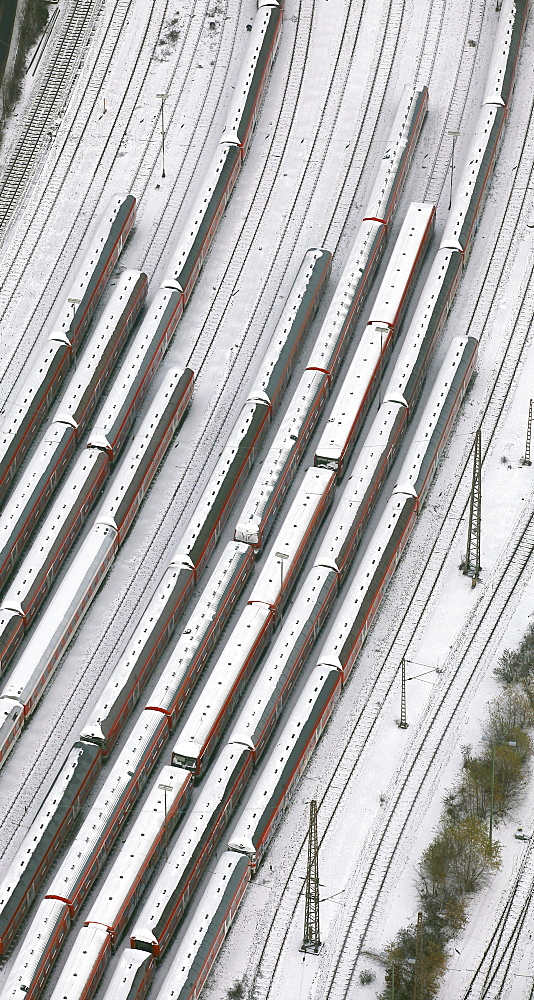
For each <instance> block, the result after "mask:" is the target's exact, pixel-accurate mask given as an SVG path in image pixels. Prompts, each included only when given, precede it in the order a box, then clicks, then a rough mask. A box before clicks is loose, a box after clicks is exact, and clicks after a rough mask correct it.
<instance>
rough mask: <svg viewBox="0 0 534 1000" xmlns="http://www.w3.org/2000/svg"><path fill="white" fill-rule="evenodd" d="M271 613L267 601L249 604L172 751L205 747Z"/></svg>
mask: <svg viewBox="0 0 534 1000" xmlns="http://www.w3.org/2000/svg"><path fill="white" fill-rule="evenodd" d="M271 617H272V611H271V609H270V608H268V607H266V606H265V605H264V604H246V605H245V607H244V608H243V611H242V612H241V614H240V616H239V618H238V620H237V622H236V624H235V626H234V629H233V631H232V633H231V635H230V637H229V639H228V641H227V642H226V644H225V646H224V649H223V650H222V652H221V653H220V654H219V656H218V657H217V661H216V663H215V666H214V667H213V670H212V671H211V673H210V675H209V677H208V679H207V681H206V683H205V684H204V687H203V688H202V691H201V694H200V697H199V699H198V701H197V702H196V704H195V706H194V708H193V709H192V711H191V713H190V715H189V718H188V720H187V722H186V723H185V725H184V726H183V727H182V729H181V732H180V733H179V735H178V739H177V741H176V743H175V746H174V749H173V754H174V753H175V754H178V755H179V756H186V757H187V756H189V755H191V756H193V753H192V752H191V751H194V750H195V748H199V747H202V746H203V745H204V742H205V740H206V739H207V737H208V735H209V733H210V731H211V729H212V727H213V725H214V722H215V720H216V718H217V716H218V714H219V712H220V710H221V709H222V707H223V705H224V703H225V701H226V699H227V697H228V692H229V691H230V690H231V689H232V686H233V683H234V678H235V679H237V678H238V677H239V675H240V673H241V671H242V669H243V664H244V662H245V660H247V659H248V657H249V656H250V652H251V649H252V648H253V646H254V645H255V643H256V640H257V639H258V637H259V636H260V634H261V633H262V632H263V630H264V628H265V627H266V625H267V624H268V623H269V621H270V620H271Z"/></svg>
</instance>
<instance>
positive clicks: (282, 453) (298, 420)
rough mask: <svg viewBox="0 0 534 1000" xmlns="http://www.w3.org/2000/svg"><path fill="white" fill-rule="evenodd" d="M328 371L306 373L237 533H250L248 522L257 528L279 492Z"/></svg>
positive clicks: (265, 461) (259, 475)
mask: <svg viewBox="0 0 534 1000" xmlns="http://www.w3.org/2000/svg"><path fill="white" fill-rule="evenodd" d="M325 378H326V376H325V374H324V372H318V371H308V370H306V371H304V372H303V373H302V376H301V378H300V381H299V384H298V386H297V388H296V390H295V393H294V395H293V398H292V400H291V403H290V404H289V406H288V408H287V410H286V413H285V416H284V418H283V420H282V423H281V424H280V427H279V428H278V431H277V433H276V435H275V438H274V440H273V443H272V445H271V447H270V448H269V451H268V453H267V455H266V456H265V459H264V461H263V463H262V466H261V469H260V471H259V473H258V476H257V478H256V482H255V483H254V486H253V487H252V489H251V491H250V494H249V498H248V500H247V502H246V503H245V506H244V507H243V510H242V511H241V514H240V515H239V520H238V523H237V526H236V533H237V532H240V533H241V532H243V533H245V534H247V533H248V531H249V525H248V524H247V522H248V521H250V522H252V524H253V525H255V524H256V523H257V520H258V519H260V520H261V518H262V516H263V514H264V512H265V509H266V507H267V506H268V504H269V502H270V500H271V497H272V494H273V492H274V490H276V488H277V486H278V484H279V481H280V473H281V470H282V469H283V468H284V466H285V465H286V463H287V461H288V459H289V456H290V455H291V453H292V451H293V450H294V448H295V445H296V442H297V440H298V438H299V435H300V431H301V428H302V426H303V425H304V423H305V421H306V419H307V418H308V416H309V413H310V400H313V398H314V397H315V396H316V395H317V393H318V392H319V391H320V389H321V386H322V385H323V384H324V380H325Z"/></svg>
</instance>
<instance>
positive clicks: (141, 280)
mask: <svg viewBox="0 0 534 1000" xmlns="http://www.w3.org/2000/svg"><path fill="white" fill-rule="evenodd" d="M147 291H148V279H147V277H146V274H141V272H139V271H125V272H124V273H123V274H122V275H121V278H120V281H119V283H118V285H117V288H116V289H115V291H114V293H113V295H112V296H111V298H110V301H109V303H108V305H107V307H106V309H105V310H104V313H103V316H102V319H101V320H100V322H99V323H98V325H97V327H96V329H95V330H94V332H93V333H92V335H91V336H90V338H89V341H88V343H87V345H86V347H85V349H84V351H83V354H82V355H81V357H80V358H78V361H77V365H76V370H75V371H74V372H73V374H72V376H71V378H70V380H69V384H68V386H67V388H66V390H65V392H64V393H63V397H62V399H61V402H60V403H59V406H58V409H57V410H56V413H55V415H54V417H53V418H52V421H51V423H50V425H49V427H48V429H47V431H46V434H45V436H44V439H43V441H42V443H41V445H40V447H38V448H37V449H36V451H35V453H34V455H33V457H32V460H31V462H30V463H29V465H28V467H27V468H26V470H25V473H24V475H23V477H22V480H21V481H20V482H19V483H17V485H16V487H15V489H14V490H13V492H12V493H11V496H10V498H9V500H8V502H7V503H6V505H5V507H4V509H3V511H2V513H1V515H0V588H1V587H3V586H4V584H5V582H6V580H7V579H8V577H9V576H10V575H11V573H12V571H13V568H14V566H15V564H16V563H17V561H18V559H19V557H20V555H21V553H22V551H23V549H24V548H25V546H26V543H27V542H28V540H29V537H30V534H31V532H32V530H33V528H34V527H35V524H36V523H37V521H38V520H39V518H40V517H41V516H42V514H43V511H44V510H45V509H46V507H47V505H48V503H49V502H50V500H51V498H52V495H53V493H54V491H55V489H56V488H57V486H58V485H59V483H60V481H61V478H62V476H63V473H64V472H65V469H66V467H67V464H68V462H69V460H70V459H71V457H72V455H73V454H74V451H75V450H76V447H77V445H78V443H79V441H80V439H81V436H82V434H83V432H84V430H85V428H86V426H87V423H88V421H89V419H90V417H91V414H92V412H93V410H94V408H95V406H96V404H97V402H98V400H99V398H100V396H101V394H102V392H103V390H104V388H105V387H106V383H107V380H108V377H109V375H110V373H111V371H112V370H113V367H114V365H115V362H116V360H117V358H118V356H119V353H120V351H121V350H122V348H123V346H124V343H125V341H126V338H127V336H128V334H129V332H130V330H131V328H132V326H133V324H134V323H135V320H136V319H137V316H138V315H139V312H140V310H141V308H142V306H143V303H144V301H145V299H146V294H147Z"/></svg>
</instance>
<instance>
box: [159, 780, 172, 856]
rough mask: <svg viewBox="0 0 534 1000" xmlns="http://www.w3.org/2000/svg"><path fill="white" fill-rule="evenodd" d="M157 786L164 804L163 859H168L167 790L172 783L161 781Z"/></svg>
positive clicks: (170, 789) (170, 787)
mask: <svg viewBox="0 0 534 1000" xmlns="http://www.w3.org/2000/svg"><path fill="white" fill-rule="evenodd" d="M158 788H161V791H162V792H163V795H164V797H165V806H164V808H165V824H164V825H165V861H168V860H169V831H168V827H167V792H172V785H164V784H163V782H162V783H161V785H158Z"/></svg>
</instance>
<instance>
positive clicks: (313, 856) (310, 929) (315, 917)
mask: <svg viewBox="0 0 534 1000" xmlns="http://www.w3.org/2000/svg"><path fill="white" fill-rule="evenodd" d="M320 946H321V937H320V933H319V841H318V837H317V802H316V800H315V799H313V801H312V802H310V829H309V832H308V868H307V871H306V904H305V909H304V939H303V941H302V948H301V951H306V952H309V951H311V952H313V953H314V954H317V952H318V951H319V948H320Z"/></svg>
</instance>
